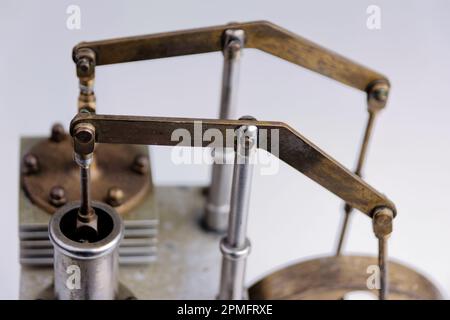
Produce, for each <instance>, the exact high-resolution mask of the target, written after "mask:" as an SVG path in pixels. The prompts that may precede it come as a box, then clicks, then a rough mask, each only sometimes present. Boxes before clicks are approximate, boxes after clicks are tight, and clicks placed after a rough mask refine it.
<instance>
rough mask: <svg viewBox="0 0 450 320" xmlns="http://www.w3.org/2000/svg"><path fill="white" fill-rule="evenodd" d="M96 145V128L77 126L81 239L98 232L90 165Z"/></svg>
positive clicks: (75, 135)
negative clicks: (92, 203)
mask: <svg viewBox="0 0 450 320" xmlns="http://www.w3.org/2000/svg"><path fill="white" fill-rule="evenodd" d="M94 147H95V129H94V127H93V126H91V125H89V124H82V125H80V126H78V127H77V128H75V133H74V151H75V162H76V163H77V164H78V166H79V167H80V189H81V190H80V191H81V202H80V207H79V209H78V214H77V219H76V229H77V231H78V238H79V240H80V241H81V240H83V241H88V242H89V241H90V239H91V238H95V236H96V234H97V232H98V217H97V215H96V213H95V210H94V209H93V208H92V205H91V190H90V188H91V180H90V166H91V163H92V158H93V152H94Z"/></svg>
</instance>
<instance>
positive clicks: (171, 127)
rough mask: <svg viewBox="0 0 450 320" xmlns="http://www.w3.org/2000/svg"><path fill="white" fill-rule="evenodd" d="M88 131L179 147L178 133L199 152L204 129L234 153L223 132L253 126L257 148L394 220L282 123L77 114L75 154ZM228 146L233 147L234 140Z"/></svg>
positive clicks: (386, 203)
mask: <svg viewBox="0 0 450 320" xmlns="http://www.w3.org/2000/svg"><path fill="white" fill-rule="evenodd" d="M86 125H87V126H91V128H94V130H95V142H97V143H118V144H145V145H165V146H175V145H178V144H180V141H179V140H178V139H173V138H172V134H173V132H174V131H175V130H177V129H178V130H180V129H181V130H185V132H188V133H189V134H190V137H191V138H192V140H191V141H189V142H188V145H189V146H198V147H207V146H209V145H210V144H211V141H207V139H204V138H203V134H204V133H205V131H206V130H208V129H216V130H219V131H220V132H221V137H223V139H225V141H224V142H223V146H228V147H233V145H230V141H229V140H230V139H226V137H227V134H228V133H229V132H227V130H228V131H229V130H231V132H234V129H236V128H237V127H239V126H244V125H246V126H250V125H255V126H257V128H258V131H259V132H260V135H261V134H262V132H264V133H265V134H266V136H267V143H265V144H264V145H262V144H261V143H260V144H259V145H258V147H259V148H264V149H265V150H267V151H268V152H270V153H272V154H274V155H275V156H277V157H278V158H280V159H281V160H283V161H284V162H286V163H287V164H289V165H290V166H292V167H294V168H295V169H297V170H298V171H300V172H301V173H303V174H304V175H306V176H307V177H309V178H311V179H312V180H314V181H315V182H317V183H318V184H320V185H321V186H323V187H324V188H326V189H327V190H329V191H331V192H332V193H334V194H335V195H337V196H338V197H340V198H341V199H343V200H344V201H345V202H346V203H348V204H350V205H351V206H352V207H354V208H356V209H358V210H360V211H361V212H363V213H365V214H367V215H368V216H369V217H372V216H373V214H374V212H375V210H377V209H379V208H383V207H386V208H389V209H391V210H392V211H393V212H394V214H395V206H394V204H393V203H392V202H391V201H390V200H389V199H387V198H386V197H385V196H384V195H383V194H381V193H380V192H378V191H376V190H375V189H374V188H372V187H371V186H370V185H368V184H367V183H366V182H364V181H363V180H362V179H361V178H360V177H358V176H357V175H355V174H354V173H352V172H350V171H349V170H347V169H346V168H345V167H344V166H343V165H341V164H340V163H339V162H337V161H336V160H334V159H333V158H332V157H330V156H329V155H327V154H326V153H325V152H323V151H322V150H321V149H319V148H318V147H316V146H315V145H314V144H313V143H311V142H310V141H308V140H307V139H306V138H304V137H303V136H302V135H301V134H300V133H298V132H296V131H295V130H294V129H292V128H291V127H289V126H288V125H286V124H284V123H282V122H266V121H252V120H212V119H190V118H160V117H142V116H115V115H95V114H78V115H77V116H75V118H74V119H73V120H72V122H71V126H70V128H71V134H72V136H74V143H75V145H74V148H75V150H76V152H81V153H82V152H84V151H83V150H88V151H87V152H90V150H92V148H91V147H89V148H86V146H84V145H83V141H78V139H77V135H76V134H75V133H77V132H78V131H79V129H77V128H80V127H81V128H82V127H85V126H86ZM75 129H77V130H78V131H77V130H75ZM263 129H266V130H263ZM199 130H200V131H199ZM78 133H79V134H80V132H78ZM81 134H82V132H81ZM275 134H277V135H278V137H277V139H278V141H279V150H278V151H276V150H273V149H272V147H271V146H272V138H273V139H275V136H274V135H275ZM80 136H82V135H80ZM258 140H261V139H258ZM184 142H185V141H184ZM231 143H232V144H234V140H232V142H231ZM77 150H78V151H77Z"/></svg>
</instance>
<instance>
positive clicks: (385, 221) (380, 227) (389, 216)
mask: <svg viewBox="0 0 450 320" xmlns="http://www.w3.org/2000/svg"><path fill="white" fill-rule="evenodd" d="M393 219H394V213H393V211H392V210H391V209H389V208H386V207H384V208H380V209H377V210H376V211H375V213H374V215H373V232H374V233H375V236H376V237H377V238H378V266H379V268H380V293H379V298H380V300H386V299H387V298H388V294H389V282H388V258H387V254H388V251H387V240H388V238H389V236H390V235H391V233H392V220H393Z"/></svg>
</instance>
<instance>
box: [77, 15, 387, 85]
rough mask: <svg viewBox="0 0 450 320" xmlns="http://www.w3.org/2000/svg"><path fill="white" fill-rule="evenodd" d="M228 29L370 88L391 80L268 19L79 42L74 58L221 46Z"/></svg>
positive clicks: (111, 59) (250, 43)
mask: <svg viewBox="0 0 450 320" xmlns="http://www.w3.org/2000/svg"><path fill="white" fill-rule="evenodd" d="M229 29H240V30H243V31H244V32H245V35H246V37H245V47H246V48H254V49H259V50H261V51H264V52H266V53H268V54H271V55H274V56H277V57H279V58H281V59H284V60H287V61H289V62H292V63H294V64H297V65H299V66H302V67H304V68H307V69H309V70H311V71H314V72H317V73H320V74H322V75H324V76H326V77H329V78H332V79H334V80H336V81H339V82H341V83H344V84H346V85H349V86H351V87H354V88H357V89H359V90H363V91H367V90H368V89H369V87H370V86H371V85H372V83H373V82H374V81H382V82H384V83H385V84H386V85H388V84H389V82H388V80H387V79H386V77H384V76H383V75H381V74H379V73H377V72H375V71H372V70H370V69H368V68H366V67H364V66H362V65H360V64H358V63H355V62H353V61H351V60H349V59H347V58H345V57H343V56H341V55H338V54H336V53H334V52H332V51H329V50H328V49H325V48H323V47H321V46H319V45H317V44H315V43H313V42H311V41H309V40H306V39H304V38H302V37H300V36H298V35H296V34H294V33H292V32H290V31H287V30H285V29H283V28H281V27H279V26H277V25H274V24H272V23H270V22H267V21H255V22H247V23H233V24H227V25H222V26H214V27H206V28H199V29H191V30H182V31H175V32H167V33H158V34H153V35H143V36H135V37H127V38H117V39H109V40H103V41H93V42H82V43H80V44H78V45H77V46H76V47H75V48H74V50H73V58H74V60H75V61H76V62H77V63H78V60H79V58H78V57H79V56H80V52H83V51H86V50H87V49H91V50H92V51H93V52H94V53H95V65H97V66H101V65H107V64H115V63H123V62H131V61H139V60H148V59H160V58H166V57H175V56H182V55H190V54H198V53H207V52H214V51H221V50H222V49H223V41H224V32H225V31H226V30H229ZM81 56H83V54H81Z"/></svg>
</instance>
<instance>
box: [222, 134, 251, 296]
mask: <svg viewBox="0 0 450 320" xmlns="http://www.w3.org/2000/svg"><path fill="white" fill-rule="evenodd" d="M257 134H258V129H257V127H256V126H242V127H240V128H238V129H237V130H236V137H237V144H236V156H235V165H234V172H233V184H232V192H231V204H230V216H229V222H228V232H227V235H226V236H225V237H224V238H223V239H222V241H221V244H220V249H221V252H222V272H221V280H220V290H219V296H218V298H219V299H226V300H242V299H246V298H247V294H246V290H245V289H244V280H245V267H246V259H247V256H248V254H249V253H250V242H249V240H248V239H247V218H248V211H249V201H250V190H251V182H252V174H253V162H254V156H255V153H256V148H257Z"/></svg>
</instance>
